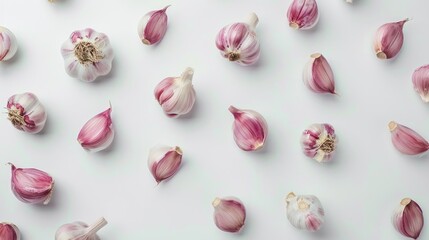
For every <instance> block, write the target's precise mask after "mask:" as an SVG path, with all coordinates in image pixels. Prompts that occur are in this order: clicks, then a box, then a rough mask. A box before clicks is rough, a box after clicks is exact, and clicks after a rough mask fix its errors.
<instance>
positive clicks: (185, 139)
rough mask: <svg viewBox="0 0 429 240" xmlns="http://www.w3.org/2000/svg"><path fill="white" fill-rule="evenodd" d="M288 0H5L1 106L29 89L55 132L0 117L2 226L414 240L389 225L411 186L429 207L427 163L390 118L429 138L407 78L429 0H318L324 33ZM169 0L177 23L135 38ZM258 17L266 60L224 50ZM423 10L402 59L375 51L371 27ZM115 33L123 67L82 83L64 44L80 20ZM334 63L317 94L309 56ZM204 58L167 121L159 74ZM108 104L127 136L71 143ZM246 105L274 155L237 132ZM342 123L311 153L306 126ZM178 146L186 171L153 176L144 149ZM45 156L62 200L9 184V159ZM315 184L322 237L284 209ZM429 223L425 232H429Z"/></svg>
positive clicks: (29, 235) (46, 231)
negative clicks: (233, 200)
mask: <svg viewBox="0 0 429 240" xmlns="http://www.w3.org/2000/svg"><path fill="white" fill-rule="evenodd" d="M290 2H291V1H290V0H271V1H238V0H237V1H224V0H208V1H197V0H182V1H178V2H171V1H165V0H162V1H133V0H132V1H99V0H93V1H84V0H63V1H58V2H56V3H54V4H50V3H49V2H48V1H44V0H39V1H9V0H0V24H1V25H3V26H5V27H7V28H9V29H10V30H11V31H13V33H14V34H15V35H16V37H17V39H18V41H19V50H18V54H17V56H16V57H15V58H14V59H13V61H11V62H7V63H3V62H2V63H0V105H1V106H5V105H6V102H7V99H8V97H9V96H11V95H13V94H15V93H21V92H24V91H31V92H33V93H35V94H36V95H37V96H38V97H39V98H40V100H41V101H42V102H43V104H44V105H45V107H46V109H47V111H48V122H47V126H46V131H45V132H44V133H43V134H40V135H28V134H25V133H22V132H19V131H17V130H15V129H14V128H13V127H12V125H11V124H10V123H9V122H8V120H7V119H6V115H5V114H3V115H2V116H1V121H0V132H1V137H0V146H1V148H0V149H1V152H0V156H1V157H0V163H1V164H0V194H1V204H0V221H10V222H14V223H15V224H16V225H17V226H18V227H19V228H20V229H21V231H22V234H23V239H24V240H26V239H53V238H54V234H55V231H56V230H57V228H58V227H59V226H60V225H62V224H63V223H67V222H72V221H75V220H81V221H85V222H88V223H91V222H93V221H95V220H97V219H98V218H99V217H101V216H104V217H105V218H106V219H107V221H108V222H109V224H108V225H107V226H106V227H105V228H104V229H102V230H101V231H100V232H99V235H100V236H101V237H102V239H103V240H114V239H127V240H128V239H152V240H157V239H159V240H161V239H207V240H215V239H216V240H217V239H249V240H261V239H273V240H276V239H326V240H328V239H329V240H337V239H338V240H340V239H341V240H342V239H348V240H362V239H405V238H404V237H401V236H400V235H399V233H397V232H396V231H395V230H394V228H393V226H392V225H391V222H390V217H391V214H392V211H393V210H394V209H395V207H396V206H397V204H398V203H399V201H400V200H401V199H402V198H404V197H411V198H412V199H414V200H415V201H417V202H418V203H419V204H420V206H421V207H422V209H423V212H424V213H427V212H429V195H428V190H427V189H428V188H427V183H428V181H429V174H428V169H429V159H428V158H427V157H424V158H421V159H413V158H409V157H405V156H402V155H400V154H399V153H398V152H397V151H396V150H395V149H394V148H393V146H392V144H391V142H390V133H389V131H388V128H387V123H388V122H389V121H390V120H395V121H397V122H398V123H401V124H404V125H406V126H409V127H410V128H412V129H414V130H416V131H417V132H419V133H421V135H422V136H425V137H426V138H429V124H428V119H429V110H428V106H427V104H424V103H423V102H422V101H421V100H420V98H419V96H418V95H417V94H416V93H415V92H414V90H413V88H412V83H411V74H412V72H413V71H414V69H416V68H417V67H419V66H421V65H423V64H427V63H428V62H429V60H428V59H427V53H428V52H429V45H428V42H429V41H428V40H429V32H428V31H427V26H428V24H429V15H428V14H427V9H428V7H429V3H428V2H427V1H423V0H414V1H400V0H378V1H370V0H360V1H356V3H354V4H353V5H350V4H348V3H346V2H345V1H342V0H329V1H327V0H319V1H318V2H319V10H320V22H319V24H318V25H317V27H316V29H314V30H310V31H306V32H302V31H301V32H300V31H294V30H292V29H290V28H289V27H288V24H287V20H286V9H287V7H288V6H289V3H290ZM167 4H172V6H171V7H170V8H169V9H168V11H167V13H168V16H169V28H168V31H167V34H166V36H165V38H164V39H163V41H162V42H161V43H160V44H159V45H157V46H145V45H143V44H142V43H141V42H140V41H139V38H138V35H137V32H136V28H137V23H138V20H139V19H140V18H141V16H143V15H144V14H145V13H146V12H148V11H150V10H154V9H159V8H162V7H164V6H165V5H167ZM252 11H254V12H256V13H257V14H258V16H259V19H260V22H259V25H258V27H257V34H258V35H259V38H260V41H261V50H262V55H261V59H260V64H259V65H258V66H256V67H250V68H246V67H241V66H239V65H237V64H234V63H229V62H228V61H227V60H225V59H223V58H222V57H221V56H220V54H219V53H218V50H217V49H216V47H215V44H214V38H215V36H216V34H217V31H218V30H219V29H220V28H221V27H223V26H224V25H226V24H229V23H232V22H236V21H241V20H243V19H246V17H247V14H248V13H250V12H252ZM406 17H411V18H413V20H412V21H410V22H408V23H406V25H405V28H404V33H405V43H404V46H403V49H402V51H401V53H400V54H399V55H398V57H397V58H396V59H394V60H392V61H380V60H378V59H377V58H376V57H375V54H374V53H373V50H372V37H373V35H374V33H375V31H376V29H377V28H378V27H379V26H380V25H382V24H384V23H386V22H392V21H399V20H402V19H404V18H406ZM86 27H92V28H94V29H95V30H96V31H100V32H104V33H106V34H107V35H108V36H109V37H110V40H111V43H112V45H113V49H114V53H115V60H114V62H113V71H112V73H111V74H110V75H109V76H108V77H106V78H103V79H102V80H100V81H98V82H95V83H93V84H90V83H85V82H80V81H79V80H76V79H71V78H70V77H69V76H68V75H67V74H66V73H65V71H64V69H63V59H62V57H61V54H60V46H61V44H62V43H63V42H64V41H65V40H66V38H67V37H68V36H69V35H70V33H71V32H72V31H74V30H77V29H83V28H86ZM314 52H321V53H323V54H324V56H325V57H326V58H327V60H328V61H329V62H330V63H331V66H332V68H333V71H334V74H335V77H336V83H337V90H338V94H339V96H324V95H316V94H313V93H312V92H310V91H309V90H308V89H306V87H305V86H304V84H303V83H302V80H301V73H302V69H303V67H304V64H305V63H306V62H307V60H308V57H309V55H310V54H312V53H314ZM188 66H190V67H193V68H194V69H195V75H194V86H195V89H196V92H197V103H196V106H195V109H194V110H193V112H192V113H191V114H190V115H188V116H186V117H184V118H179V119H169V118H167V117H166V116H165V115H164V114H163V113H162V110H161V108H160V106H159V105H158V104H157V102H156V101H155V100H154V97H153V89H154V87H155V85H156V84H157V83H158V82H159V81H161V80H162V79H163V78H165V77H168V76H179V75H180V74H181V72H182V71H183V70H184V69H185V68H186V67H188ZM109 100H110V101H111V102H112V105H113V115H112V117H113V121H114V125H115V130H116V139H115V141H114V144H113V147H112V149H111V150H110V151H108V152H100V153H97V154H90V153H88V152H85V151H84V150H83V149H81V147H80V146H79V144H78V143H77V142H76V137H77V134H78V132H79V130H80V128H81V127H82V126H83V124H84V123H85V122H86V121H87V120H88V119H90V118H91V117H93V116H94V115H95V114H97V113H99V112H101V111H104V110H105V109H106V108H107V107H108V103H109ZM231 104H232V105H234V106H236V107H239V108H250V109H253V110H256V111H258V112H260V113H261V114H262V115H264V117H265V118H266V119H267V122H268V125H269V130H270V132H269V137H268V141H267V144H266V147H265V149H264V150H263V151H261V152H257V153H248V152H243V151H241V150H240V149H239V148H238V147H237V146H236V145H235V143H234V141H233V137H232V131H231V125H232V121H233V117H232V115H231V114H230V113H229V112H228V110H227V109H228V107H229V105H231ZM315 122H328V123H331V124H332V125H333V126H334V127H335V129H336V132H337V135H338V137H339V140H340V141H339V145H338V152H337V155H336V156H335V158H334V161H333V162H332V163H331V164H326V165H321V164H318V163H316V162H315V161H312V160H310V159H307V158H306V157H305V156H304V155H303V154H302V153H301V148H300V145H299V139H300V135H301V132H302V131H303V130H304V129H305V128H306V127H307V126H308V125H310V124H311V123H315ZM158 143H161V144H168V145H178V146H180V147H181V148H182V149H183V151H184V159H183V161H184V164H183V167H182V169H181V170H180V171H179V172H178V174H176V175H175V176H174V177H173V178H172V179H171V180H170V181H168V182H164V183H162V184H160V185H158V186H156V183H155V181H154V180H153V178H152V176H151V175H150V173H149V171H148V169H147V165H146V160H147V154H148V152H149V148H150V147H152V146H154V145H156V144H158ZM9 161H10V162H13V163H15V164H16V165H17V166H19V167H36V168H39V169H42V170H44V171H47V172H49V173H50V174H51V175H52V176H53V177H54V178H55V180H56V189H55V193H54V196H53V199H52V203H51V204H50V205H48V206H32V205H26V204H24V203H21V202H19V201H18V200H17V199H16V198H15V197H14V196H13V194H12V192H11V190H10V169H9V167H8V166H6V165H5V164H4V163H6V162H9ZM290 191H294V192H295V193H297V194H314V195H316V196H318V198H319V199H320V200H321V202H322V204H323V206H324V208H325V212H326V222H325V225H324V228H323V230H321V232H318V233H307V232H302V231H298V230H296V229H294V228H293V227H292V226H291V225H290V224H289V222H288V220H287V218H286V213H285V202H284V198H285V196H286V195H287V193H288V192H290ZM228 195H233V196H236V197H238V198H240V199H241V200H242V201H243V202H244V204H245V206H246V208H247V213H248V218H247V222H246V226H245V229H244V231H243V232H242V234H241V235H233V234H228V233H224V232H221V231H220V230H218V229H217V228H216V227H215V225H214V223H213V220H212V214H213V209H212V206H211V201H212V200H213V199H214V198H215V197H217V196H220V197H222V196H228ZM428 228H429V226H425V228H424V230H423V232H422V235H421V238H420V239H426V238H428V236H429V230H428Z"/></svg>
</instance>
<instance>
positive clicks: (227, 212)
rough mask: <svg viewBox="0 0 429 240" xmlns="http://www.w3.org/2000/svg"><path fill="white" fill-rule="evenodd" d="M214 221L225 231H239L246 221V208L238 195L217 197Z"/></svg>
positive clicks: (214, 202)
mask: <svg viewBox="0 0 429 240" xmlns="http://www.w3.org/2000/svg"><path fill="white" fill-rule="evenodd" d="M212 205H213V207H214V214H213V217H214V221H215V224H216V226H217V227H218V228H219V229H220V230H222V231H225V232H231V233H235V232H239V231H240V230H241V229H242V228H243V226H244V223H245V221H246V209H245V207H244V205H243V203H242V202H241V201H240V200H239V199H238V198H236V197H225V198H215V200H214V201H213V203H212Z"/></svg>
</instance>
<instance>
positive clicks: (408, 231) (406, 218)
mask: <svg viewBox="0 0 429 240" xmlns="http://www.w3.org/2000/svg"><path fill="white" fill-rule="evenodd" d="M392 223H393V226H394V227H395V229H396V230H397V231H398V232H399V233H401V234H402V235H404V236H406V237H409V238H412V239H417V238H418V237H419V236H420V233H421V231H422V229H423V225H424V219H423V212H422V209H421V208H420V206H419V205H418V204H417V203H416V202H414V201H413V200H411V199H410V198H404V199H402V201H401V203H400V205H399V206H398V207H397V208H396V209H395V211H394V212H393V216H392Z"/></svg>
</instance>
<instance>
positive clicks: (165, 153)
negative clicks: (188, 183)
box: [147, 145, 183, 183]
mask: <svg viewBox="0 0 429 240" xmlns="http://www.w3.org/2000/svg"><path fill="white" fill-rule="evenodd" d="M182 155H183V152H182V149H180V148H179V147H177V146H176V147H169V146H164V145H158V146H156V147H153V148H151V149H150V152H149V158H148V162H147V165H148V167H149V171H150V172H151V173H152V175H153V177H154V178H155V180H156V182H157V183H160V182H161V181H163V180H165V179H167V178H170V177H171V176H173V175H174V174H175V173H176V172H177V171H178V170H179V169H180V164H181V163H182Z"/></svg>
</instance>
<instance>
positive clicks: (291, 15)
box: [287, 0, 319, 30]
mask: <svg viewBox="0 0 429 240" xmlns="http://www.w3.org/2000/svg"><path fill="white" fill-rule="evenodd" d="M287 18H288V20H289V26H290V27H291V28H293V29H303V30H304V29H310V28H313V27H314V26H315V25H316V24H317V22H318V21H319V10H318V8H317V3H316V1H315V0H293V2H292V4H291V5H290V6H289V9H288V11H287Z"/></svg>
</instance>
